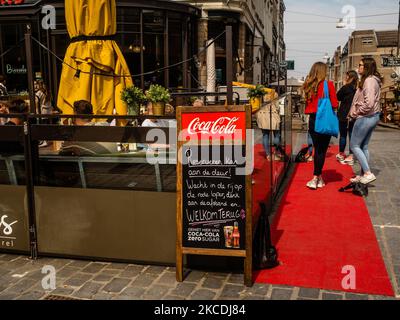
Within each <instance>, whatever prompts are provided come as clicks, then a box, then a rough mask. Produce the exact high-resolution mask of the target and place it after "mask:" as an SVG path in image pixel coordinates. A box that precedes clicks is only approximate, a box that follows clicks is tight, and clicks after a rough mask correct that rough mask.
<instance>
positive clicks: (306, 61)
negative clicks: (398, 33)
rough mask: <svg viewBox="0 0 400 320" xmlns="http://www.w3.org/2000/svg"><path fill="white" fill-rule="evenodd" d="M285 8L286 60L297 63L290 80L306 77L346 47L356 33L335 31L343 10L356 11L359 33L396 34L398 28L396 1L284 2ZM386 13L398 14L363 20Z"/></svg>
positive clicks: (301, 0) (304, 0)
mask: <svg viewBox="0 0 400 320" xmlns="http://www.w3.org/2000/svg"><path fill="white" fill-rule="evenodd" d="M285 4H286V9H287V12H286V14H285V42H286V48H287V59H288V60H295V62H296V70H295V71H294V72H289V76H294V77H296V78H300V77H302V76H306V75H307V73H308V71H309V69H310V67H311V65H312V64H313V63H314V62H315V61H320V60H323V57H324V56H325V53H328V55H329V56H330V57H331V56H332V55H333V53H334V51H335V50H336V48H337V47H338V46H339V45H341V46H342V47H343V45H344V44H345V43H346V42H347V39H348V37H349V36H350V34H351V32H353V31H354V30H346V29H337V28H336V21H337V19H339V18H342V17H344V14H343V13H342V8H343V7H344V6H347V5H351V6H353V7H354V8H355V10H356V30H364V29H375V30H394V29H396V30H397V26H398V14H397V13H398V12H399V2H398V1H397V0H378V1H377V0H353V1H348V0H285ZM300 13H307V14H312V15H305V14H300ZM387 13H396V14H394V15H385V16H376V17H366V18H362V16H366V15H377V14H387ZM314 14H315V15H322V16H326V17H320V16H313V15H314ZM328 17H330V18H328Z"/></svg>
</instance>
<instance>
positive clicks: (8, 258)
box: [0, 254, 18, 261]
mask: <svg viewBox="0 0 400 320" xmlns="http://www.w3.org/2000/svg"><path fill="white" fill-rule="evenodd" d="M17 258H18V256H15V255H11V254H3V255H2V256H1V257H0V261H12V260H16V259H17Z"/></svg>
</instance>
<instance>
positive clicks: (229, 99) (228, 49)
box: [225, 26, 233, 106]
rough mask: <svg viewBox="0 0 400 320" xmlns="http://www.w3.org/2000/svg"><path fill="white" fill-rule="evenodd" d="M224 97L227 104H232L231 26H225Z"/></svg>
mask: <svg viewBox="0 0 400 320" xmlns="http://www.w3.org/2000/svg"><path fill="white" fill-rule="evenodd" d="M225 36H226V86H227V87H226V99H227V103H228V105H229V106H231V105H233V87H232V82H233V42H232V41H233V34H232V26H226V34H225Z"/></svg>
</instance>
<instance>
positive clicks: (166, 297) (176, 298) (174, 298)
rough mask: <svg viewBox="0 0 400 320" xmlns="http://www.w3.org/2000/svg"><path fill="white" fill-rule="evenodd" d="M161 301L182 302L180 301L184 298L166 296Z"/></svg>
mask: <svg viewBox="0 0 400 320" xmlns="http://www.w3.org/2000/svg"><path fill="white" fill-rule="evenodd" d="M162 300H178V301H182V300H184V298H182V297H179V296H173V295H167V296H165V297H164V298H163V299H162Z"/></svg>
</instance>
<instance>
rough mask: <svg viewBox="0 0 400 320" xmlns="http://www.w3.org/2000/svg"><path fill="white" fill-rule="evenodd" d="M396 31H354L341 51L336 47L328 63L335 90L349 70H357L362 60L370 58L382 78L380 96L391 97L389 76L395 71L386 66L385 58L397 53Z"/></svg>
mask: <svg viewBox="0 0 400 320" xmlns="http://www.w3.org/2000/svg"><path fill="white" fill-rule="evenodd" d="M397 36H398V33H397V30H389V31H375V30H359V31H354V32H353V33H352V34H351V36H350V38H349V40H348V42H347V43H346V44H345V46H344V47H343V49H342V48H341V47H338V48H337V50H336V51H335V53H334V56H333V58H332V59H331V60H330V61H329V68H330V72H329V74H330V78H331V80H332V81H334V83H335V85H336V87H337V88H340V87H341V86H342V85H343V80H344V77H345V74H346V72H347V71H349V70H357V69H358V65H359V63H360V61H361V59H362V58H364V57H372V58H374V59H375V61H376V62H377V65H378V69H379V72H380V73H381V74H382V76H383V77H384V85H383V88H382V94H383V95H386V97H387V98H390V97H393V94H392V90H393V85H394V82H393V80H392V78H391V75H392V74H393V72H395V71H396V70H395V69H394V68H393V67H391V66H388V65H387V64H386V63H385V61H386V58H389V57H393V56H394V55H396V51H397Z"/></svg>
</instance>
